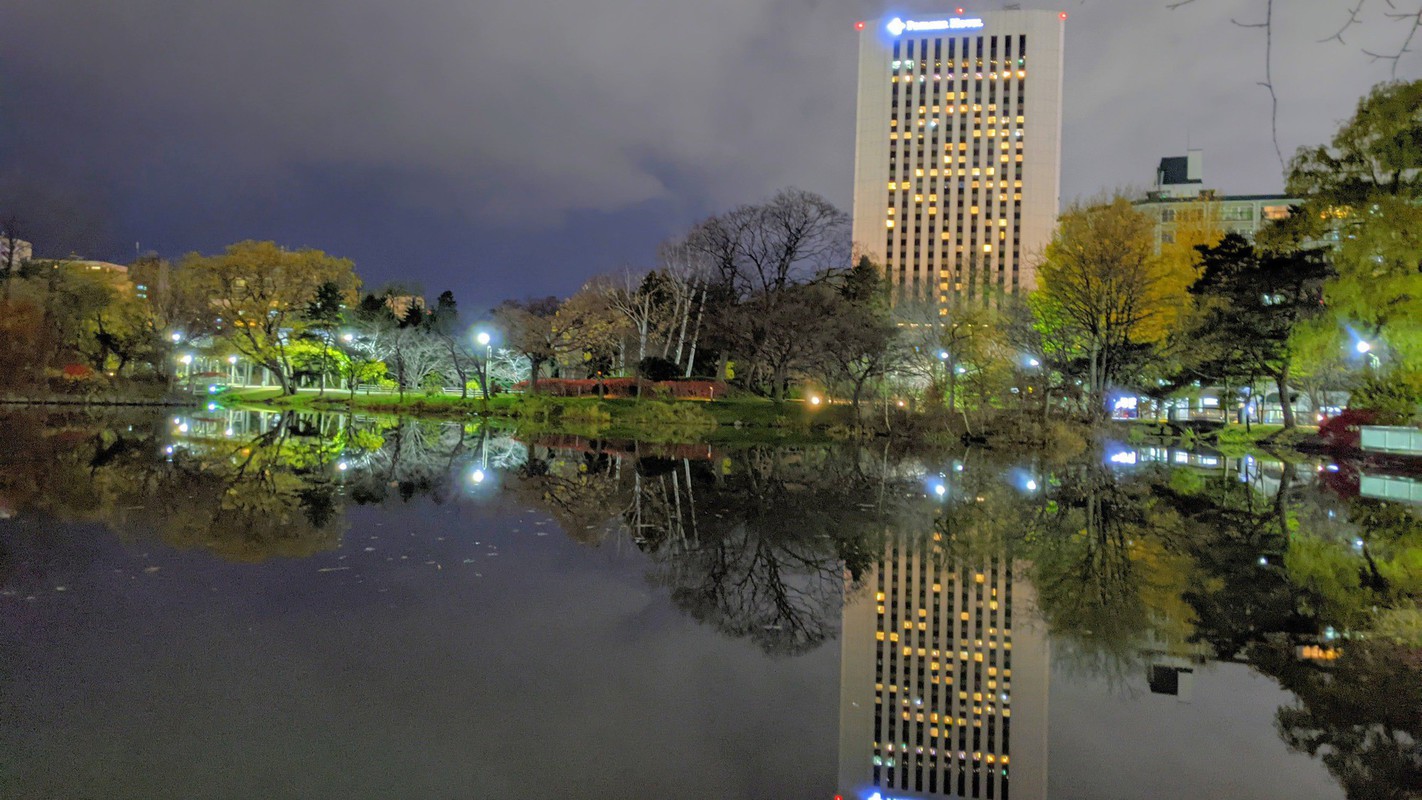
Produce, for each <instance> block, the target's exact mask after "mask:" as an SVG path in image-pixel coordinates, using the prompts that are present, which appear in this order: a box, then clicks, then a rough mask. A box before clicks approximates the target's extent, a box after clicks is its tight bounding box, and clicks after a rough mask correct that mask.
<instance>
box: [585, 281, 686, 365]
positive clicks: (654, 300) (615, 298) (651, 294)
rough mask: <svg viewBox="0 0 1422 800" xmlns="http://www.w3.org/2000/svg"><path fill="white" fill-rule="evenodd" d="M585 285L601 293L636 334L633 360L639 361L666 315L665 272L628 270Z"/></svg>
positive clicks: (665, 319)
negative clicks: (639, 272)
mask: <svg viewBox="0 0 1422 800" xmlns="http://www.w3.org/2000/svg"><path fill="white" fill-rule="evenodd" d="M588 287H589V288H592V289H594V290H595V291H599V292H601V293H602V296H603V297H604V298H605V300H606V302H607V304H608V305H609V306H610V307H611V308H612V309H613V310H615V311H616V312H617V313H618V314H621V315H622V317H623V318H624V319H625V320H626V322H627V325H628V326H629V327H630V328H631V329H632V331H633V333H635V334H636V336H637V356H636V358H635V359H634V363H637V364H640V363H642V360H643V359H644V358H646V357H647V356H648V355H649V352H648V349H647V346H648V343H649V341H650V339H651V337H652V336H654V335H656V334H657V333H659V332H661V331H662V330H663V329H664V327H665V325H666V324H667V322H668V321H669V318H670V309H668V307H667V302H668V300H669V299H670V297H671V294H670V291H669V289H670V287H669V281H668V279H667V277H666V275H665V274H664V273H661V272H657V271H653V272H648V273H646V274H645V275H642V276H638V275H637V274H636V273H633V272H632V271H630V270H628V271H625V272H623V273H621V274H620V275H616V276H609V277H607V278H603V279H600V280H595V281H594V282H592V283H590V284H589V285H588Z"/></svg>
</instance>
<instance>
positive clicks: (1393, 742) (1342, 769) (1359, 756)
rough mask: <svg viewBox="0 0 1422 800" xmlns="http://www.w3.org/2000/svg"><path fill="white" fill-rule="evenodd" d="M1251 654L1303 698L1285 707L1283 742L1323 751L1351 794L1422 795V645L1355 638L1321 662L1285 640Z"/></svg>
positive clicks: (1352, 798)
mask: <svg viewBox="0 0 1422 800" xmlns="http://www.w3.org/2000/svg"><path fill="white" fill-rule="evenodd" d="M1252 655H1253V661H1254V663H1255V666H1256V667H1257V668H1259V669H1260V670H1261V671H1263V672H1265V673H1267V674H1270V675H1273V676H1274V677H1275V678H1277V679H1278V681H1279V683H1280V684H1281V685H1282V686H1283V687H1284V688H1285V689H1287V690H1289V691H1290V692H1293V693H1294V695H1296V696H1297V698H1298V701H1297V702H1296V703H1295V704H1294V705H1293V706H1289V707H1285V708H1281V709H1279V713H1278V719H1277V721H1278V727H1279V732H1280V734H1281V735H1282V736H1283V737H1284V741H1285V742H1287V743H1288V745H1289V747H1290V748H1292V749H1294V750H1297V751H1300V752H1304V753H1308V754H1309V755H1311V756H1317V757H1319V758H1320V760H1322V761H1323V763H1324V765H1325V766H1327V767H1328V771H1329V772H1331V773H1333V776H1334V777H1335V778H1337V779H1338V782H1339V783H1340V784H1342V786H1343V788H1344V790H1345V791H1346V792H1347V796H1348V798H1349V800H1405V798H1416V797H1419V796H1422V651H1419V650H1417V649H1408V648H1405V647H1402V646H1398V645H1395V644H1390V643H1386V642H1379V641H1370V642H1356V643H1353V644H1351V645H1349V646H1347V647H1346V648H1345V649H1344V650H1343V653H1342V655H1341V656H1340V657H1339V658H1338V660H1336V661H1333V662H1331V663H1329V664H1328V665H1327V666H1320V665H1317V664H1313V663H1311V662H1305V661H1300V660H1299V659H1297V658H1296V657H1295V656H1294V653H1293V648H1292V647H1290V646H1289V645H1288V644H1287V643H1286V642H1284V641H1282V640H1281V641H1280V642H1276V643H1273V644H1271V645H1270V646H1267V647H1260V648H1256V649H1255V650H1254V651H1253V653H1252Z"/></svg>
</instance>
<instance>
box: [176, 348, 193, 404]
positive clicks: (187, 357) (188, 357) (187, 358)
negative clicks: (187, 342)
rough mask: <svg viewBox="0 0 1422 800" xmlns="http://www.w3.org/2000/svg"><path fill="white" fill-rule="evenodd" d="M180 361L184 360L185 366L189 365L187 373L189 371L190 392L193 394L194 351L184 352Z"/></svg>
mask: <svg viewBox="0 0 1422 800" xmlns="http://www.w3.org/2000/svg"><path fill="white" fill-rule="evenodd" d="M178 361H180V362H182V364H183V366H185V367H187V373H188V394H192V393H193V354H192V353H183V355H182V357H181V358H179V359H178Z"/></svg>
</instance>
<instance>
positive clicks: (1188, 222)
mask: <svg viewBox="0 0 1422 800" xmlns="http://www.w3.org/2000/svg"><path fill="white" fill-rule="evenodd" d="M1300 202H1301V201H1300V200H1299V199H1298V198H1294V197H1289V196H1288V195H1282V194H1221V193H1219V192H1217V191H1215V190H1214V189H1208V188H1205V182H1204V152H1203V151H1201V150H1190V151H1189V152H1188V154H1187V155H1184V156H1170V157H1166V158H1162V159H1161V160H1160V164H1159V166H1157V167H1156V171H1155V184H1154V186H1153V187H1152V188H1151V190H1150V191H1149V192H1147V193H1146V198H1145V199H1144V200H1140V201H1137V203H1136V207H1137V208H1138V209H1140V210H1141V211H1142V212H1144V213H1145V214H1146V215H1147V216H1149V217H1151V218H1152V219H1153V220H1155V245H1156V249H1157V250H1159V248H1160V247H1161V245H1166V244H1174V243H1175V241H1176V238H1177V236H1178V235H1179V234H1180V233H1181V229H1182V228H1185V227H1187V226H1199V227H1204V226H1207V225H1208V226H1211V227H1218V229H1219V230H1221V231H1223V232H1224V233H1238V234H1240V235H1241V236H1243V237H1244V238H1246V239H1249V240H1250V241H1253V239H1254V236H1255V234H1257V233H1258V232H1259V230H1260V229H1262V228H1263V227H1264V226H1265V225H1267V224H1268V223H1270V222H1272V221H1275V220H1280V219H1287V218H1288V216H1289V214H1290V209H1291V207H1292V206H1295V205H1298V204H1299V203H1300Z"/></svg>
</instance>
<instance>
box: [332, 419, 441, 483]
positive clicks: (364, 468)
mask: <svg viewBox="0 0 1422 800" xmlns="http://www.w3.org/2000/svg"><path fill="white" fill-rule="evenodd" d="M468 437H469V434H468V431H467V430H466V429H465V427H464V426H463V425H461V424H459V423H454V422H431V421H428V420H415V419H405V418H400V419H397V420H392V421H390V422H387V423H385V424H384V425H383V426H382V429H381V447H380V448H379V449H376V450H373V451H371V452H370V453H369V455H368V456H367V457H366V458H365V459H364V460H363V461H362V462H361V465H360V468H359V469H357V470H352V471H351V473H350V474H349V476H348V477H347V479H346V487H347V491H349V492H350V496H351V499H352V500H354V501H355V502H357V503H379V502H382V501H384V500H385V499H386V498H387V497H389V496H390V490H391V489H395V490H396V493H397V494H398V495H399V497H400V499H401V500H404V501H409V500H410V499H412V498H414V497H416V496H425V495H427V496H429V497H430V498H432V499H433V500H434V501H435V502H436V503H441V502H444V501H445V500H447V499H448V498H449V497H450V496H451V493H452V492H453V490H454V477H453V471H454V465H455V463H456V462H458V461H459V459H460V458H461V457H462V456H464V455H465V454H466V453H467V451H468V447H467V444H466V442H467V440H468Z"/></svg>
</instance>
